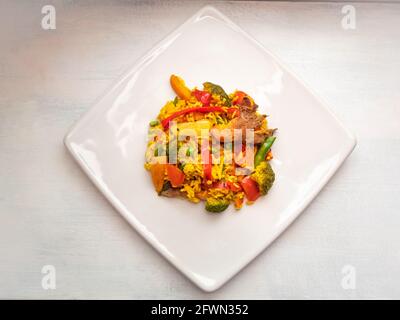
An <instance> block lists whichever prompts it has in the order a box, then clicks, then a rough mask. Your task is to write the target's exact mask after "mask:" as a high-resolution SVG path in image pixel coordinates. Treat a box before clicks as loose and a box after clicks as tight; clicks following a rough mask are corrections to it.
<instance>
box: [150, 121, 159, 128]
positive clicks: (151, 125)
mask: <svg viewBox="0 0 400 320" xmlns="http://www.w3.org/2000/svg"><path fill="white" fill-rule="evenodd" d="M159 124H160V121H158V120H152V121H150V127H155V126H156V125H159Z"/></svg>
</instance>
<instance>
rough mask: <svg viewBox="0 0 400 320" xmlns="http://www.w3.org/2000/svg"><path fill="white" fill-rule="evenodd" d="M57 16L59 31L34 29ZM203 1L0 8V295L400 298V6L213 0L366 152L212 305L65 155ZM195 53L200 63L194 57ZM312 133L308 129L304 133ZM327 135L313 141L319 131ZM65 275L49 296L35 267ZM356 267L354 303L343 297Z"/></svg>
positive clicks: (10, 5)
mask: <svg viewBox="0 0 400 320" xmlns="http://www.w3.org/2000/svg"><path fill="white" fill-rule="evenodd" d="M49 2H50V3H52V4H53V5H54V6H55V7H56V10H57V29H56V30H52V31H44V30H42V29H41V27H40V19H41V17H42V15H41V13H40V9H41V7H42V6H43V5H44V4H48V3H49ZM204 4H205V2H192V1H190V2H189V1H185V2H178V1H168V2H163V1H151V2H145V1H132V2H126V1H121V2H119V1H111V0H109V1H96V2H94V1H35V2H15V1H3V2H2V4H1V10H0V27H1V28H0V30H1V31H0V36H1V37H0V39H1V42H0V147H1V151H0V298H49V299H50V298H136V299H145V298H148V299H151V298H163V299H164V298H165V299H168V298H171V299H175V298H183V299H186V298H194V299H202V298H206V299H229V298H243V299H252V298H253V299H270V298H276V299H283V298H289V299H290V298H334V299H336V298H400V274H399V272H398V267H399V265H400V248H399V244H400V234H399V232H398V229H399V225H400V215H399V210H400V197H399V194H400V170H399V169H398V165H399V164H400V90H399V83H400V20H399V19H398V17H399V16H400V5H399V4H397V3H386V4H384V3H379V4H378V3H354V4H353V5H354V6H355V8H356V14H357V28H356V29H355V30H343V29H342V27H341V24H340V21H341V18H342V13H341V8H342V6H343V4H342V3H298V2H297V3H294V2H240V1H234V2H216V3H215V4H214V5H215V7H217V8H218V9H220V10H221V11H222V12H223V13H224V14H226V15H227V16H228V17H229V18H231V19H232V20H233V21H235V22H236V23H238V24H239V25H240V26H241V27H243V29H244V30H246V31H247V32H249V33H250V34H251V35H253V36H254V38H256V39H257V40H258V41H260V42H261V43H262V44H263V45H264V46H266V47H267V48H268V49H270V50H271V51H272V52H274V53H275V54H276V55H277V56H278V57H280V58H281V60H282V61H284V62H285V63H286V64H287V65H288V66H289V67H290V68H291V69H292V70H293V71H294V72H295V73H296V74H298V75H299V76H300V77H301V78H302V79H304V80H305V82H306V83H308V84H309V86H310V87H311V88H313V89H314V91H315V92H316V93H317V94H318V95H319V96H321V97H322V98H323V99H324V100H325V101H327V103H328V105H330V106H331V108H332V110H333V111H334V113H335V114H337V115H338V116H339V118H341V119H342V120H343V122H344V123H345V124H346V125H347V127H349V128H351V129H352V130H353V131H354V132H355V134H356V136H357V138H358V146H357V147H356V149H355V150H354V152H353V154H352V155H351V156H350V158H349V159H348V160H347V161H346V162H345V164H344V165H343V167H342V168H341V169H340V170H339V171H338V173H337V174H336V175H335V176H334V177H333V179H332V180H331V181H330V182H329V183H328V185H327V186H326V187H325V188H324V190H323V191H322V192H321V193H320V195H319V196H318V197H317V198H316V200H315V201H314V202H313V203H312V204H311V205H310V206H309V207H308V208H307V209H306V210H305V212H304V213H303V214H302V215H301V216H300V218H299V219H297V221H296V222H295V223H294V224H293V225H292V226H291V227H290V228H289V229H288V230H287V231H286V232H284V234H283V235H282V236H281V237H280V238H279V239H278V240H277V241H275V242H274V244H273V245H272V246H271V247H270V248H269V249H267V250H266V251H265V252H264V253H263V254H261V255H260V256H259V257H258V258H257V259H256V260H255V261H253V262H252V263H251V264H250V265H249V266H248V267H247V268H245V269H244V270H243V271H242V272H240V273H239V274H238V275H237V276H236V277H235V278H234V279H232V280H231V281H230V282H229V283H228V284H226V285H225V286H224V287H222V288H221V289H220V290H218V291H216V292H214V293H211V294H207V293H203V292H202V291H200V290H199V289H198V288H197V287H195V286H194V285H193V284H191V283H190V282H189V281H188V280H187V279H186V278H184V276H182V275H181V274H180V273H179V272H178V271H177V270H175V269H174V268H173V267H172V266H171V265H170V264H169V263H167V262H166V261H165V260H164V259H163V258H162V257H161V256H160V255H159V254H158V253H157V252H155V251H154V250H153V249H152V248H151V247H150V246H149V245H148V244H147V243H146V242H145V241H144V240H143V239H142V238H141V237H140V236H139V235H138V234H137V233H136V232H135V231H133V230H132V229H131V227H129V225H128V224H127V223H126V222H125V221H124V220H123V219H122V218H121V217H120V216H119V214H118V213H117V212H115V211H114V210H113V209H112V208H111V206H110V205H109V204H108V202H107V201H106V200H105V199H104V198H103V197H102V196H101V195H100V193H99V192H98V191H97V190H96V188H95V187H94V186H93V185H92V184H91V183H90V182H89V180H88V179H87V177H86V176H85V175H84V174H83V173H82V172H81V170H80V169H79V168H78V166H77V165H76V164H75V163H74V161H73V160H72V158H71V157H70V156H69V155H68V154H67V151H66V150H65V148H64V146H63V143H62V140H63V137H64V135H65V133H66V132H67V131H68V129H69V128H70V126H71V125H72V124H73V123H74V122H76V121H77V120H78V119H79V117H80V116H81V115H82V114H83V113H84V112H85V111H86V110H87V109H88V108H89V107H90V106H91V105H92V104H93V102H94V101H95V100H96V98H98V97H99V96H100V95H101V94H102V93H103V92H104V91H105V90H106V89H107V88H108V87H110V86H111V85H112V84H113V83H114V82H115V80H116V79H118V77H119V76H120V75H121V73H122V72H123V71H124V70H125V69H126V68H128V67H129V66H130V65H132V63H134V61H135V60H137V59H138V58H139V57H140V56H141V55H143V54H144V53H145V52H146V51H147V50H149V49H150V48H151V47H152V46H153V45H154V44H155V43H156V42H157V41H159V40H161V39H162V38H163V37H164V36H165V35H166V34H168V33H169V32H170V31H172V30H173V29H174V28H176V27H177V26H179V25H180V24H181V23H182V22H183V21H185V19H186V18H188V17H189V16H190V15H192V14H193V13H194V12H195V11H196V10H198V9H199V8H200V7H202V6H203V5H204ZM188 54H190V53H188ZM305 125H306V124H305ZM316 134H317V133H316ZM47 264H51V265H54V266H55V267H56V270H57V288H56V289H55V290H43V289H42V287H41V279H42V274H41V268H42V266H43V265H47ZM345 265H352V266H354V267H355V268H356V272H357V281H356V289H355V290H344V289H343V288H342V287H341V280H342V276H343V275H342V273H341V271H342V268H343V266H345Z"/></svg>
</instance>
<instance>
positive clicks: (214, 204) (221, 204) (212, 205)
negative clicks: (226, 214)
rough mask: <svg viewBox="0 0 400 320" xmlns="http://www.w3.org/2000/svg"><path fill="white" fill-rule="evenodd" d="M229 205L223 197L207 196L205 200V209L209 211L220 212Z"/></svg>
mask: <svg viewBox="0 0 400 320" xmlns="http://www.w3.org/2000/svg"><path fill="white" fill-rule="evenodd" d="M228 207H229V201H227V200H224V199H214V198H208V199H207V201H206V210H207V211H209V212H215V213H218V212H222V211H224V210H226V208H228Z"/></svg>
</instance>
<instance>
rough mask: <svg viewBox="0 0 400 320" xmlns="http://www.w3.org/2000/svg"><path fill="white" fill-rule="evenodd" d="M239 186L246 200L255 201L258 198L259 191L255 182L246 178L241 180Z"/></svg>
mask: <svg viewBox="0 0 400 320" xmlns="http://www.w3.org/2000/svg"><path fill="white" fill-rule="evenodd" d="M240 184H241V186H242V188H243V190H244V193H245V195H246V198H247V199H248V200H249V201H256V200H257V199H258V197H259V196H260V190H259V188H258V185H257V182H255V181H254V180H253V179H251V178H250V177H248V176H247V177H244V178H243V180H242V182H241V183H240Z"/></svg>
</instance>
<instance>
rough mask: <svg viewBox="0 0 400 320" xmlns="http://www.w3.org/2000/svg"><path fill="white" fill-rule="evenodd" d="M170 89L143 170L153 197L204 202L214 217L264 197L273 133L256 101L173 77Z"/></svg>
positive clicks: (154, 125) (271, 177)
mask: <svg viewBox="0 0 400 320" xmlns="http://www.w3.org/2000/svg"><path fill="white" fill-rule="evenodd" d="M170 84H171V87H172V89H173V90H174V92H175V93H176V97H175V99H174V100H171V101H168V102H167V103H166V104H165V105H164V107H163V108H162V109H161V110H160V112H159V114H158V116H157V118H156V119H155V120H152V121H150V123H149V135H148V137H149V139H148V143H147V149H146V162H145V168H146V169H147V170H148V171H150V174H151V179H152V182H153V184H154V188H155V191H156V192H157V193H158V194H159V195H161V196H166V197H180V198H185V199H188V200H189V201H191V202H195V203H198V202H200V201H204V202H205V209H206V210H207V211H209V212H215V213H217V212H222V211H224V210H225V209H227V208H228V207H229V205H230V204H233V205H234V207H235V208H236V209H240V208H241V207H242V205H243V203H244V202H246V203H247V204H252V203H253V202H254V201H256V200H257V199H258V198H259V197H260V196H265V195H266V194H267V193H268V191H269V190H270V188H271V187H272V185H273V183H274V181H275V174H274V171H273V169H272V167H271V165H270V163H269V161H270V160H271V159H272V158H273V156H272V152H271V146H272V144H273V143H274V141H275V139H276V137H275V136H274V132H275V130H276V129H271V128H269V127H268V122H267V119H266V118H267V116H266V115H264V114H260V113H259V112H257V108H258V106H257V104H256V103H255V102H254V100H253V99H252V98H251V97H250V96H249V95H248V94H246V93H244V92H243V91H238V90H236V91H235V92H233V93H231V94H227V93H226V92H225V91H224V89H223V88H222V87H221V86H219V85H216V84H214V83H211V82H205V83H203V88H202V89H198V88H196V87H195V88H194V89H189V88H188V87H187V86H186V84H185V82H184V81H183V79H181V78H180V77H178V76H176V75H172V76H171V77H170Z"/></svg>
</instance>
